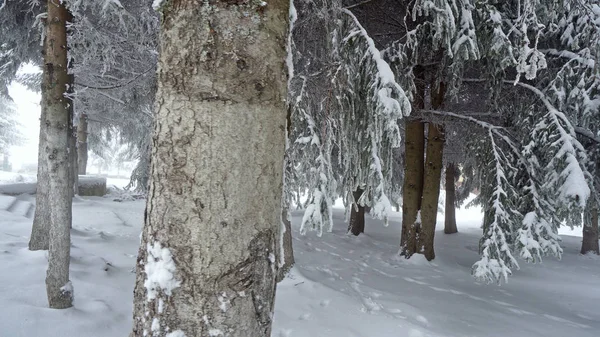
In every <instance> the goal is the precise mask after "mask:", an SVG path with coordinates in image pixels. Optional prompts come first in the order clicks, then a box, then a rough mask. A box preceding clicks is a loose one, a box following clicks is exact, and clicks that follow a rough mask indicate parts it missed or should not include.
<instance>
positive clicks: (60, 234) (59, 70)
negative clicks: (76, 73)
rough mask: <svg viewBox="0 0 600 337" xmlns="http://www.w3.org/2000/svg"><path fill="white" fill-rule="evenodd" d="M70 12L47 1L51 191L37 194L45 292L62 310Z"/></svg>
mask: <svg viewBox="0 0 600 337" xmlns="http://www.w3.org/2000/svg"><path fill="white" fill-rule="evenodd" d="M69 17H70V15H69V12H68V11H67V9H66V7H65V4H64V3H58V2H57V1H56V0H49V1H48V18H47V20H46V41H45V50H44V75H43V81H42V87H43V88H44V90H43V96H42V106H43V107H44V109H45V116H44V118H43V119H42V120H41V123H40V132H43V133H44V138H43V140H44V141H45V144H43V145H44V146H43V147H42V146H40V147H41V148H42V151H41V155H40V156H39V159H40V160H41V162H40V166H45V167H46V168H47V173H48V176H47V179H48V183H47V195H46V197H45V198H39V197H38V198H37V202H38V207H39V206H40V204H42V205H43V204H45V203H48V204H46V205H43V206H42V207H43V208H45V209H46V210H48V211H49V212H48V213H49V214H47V217H46V218H45V219H44V220H45V221H48V227H49V235H48V237H49V246H48V271H47V273H46V291H47V293H48V303H49V305H50V307H51V308H56V309H63V308H68V307H71V306H72V305H73V288H72V286H71V283H70V281H69V261H70V251H71V233H70V228H71V223H70V220H71V202H72V198H71V196H72V191H73V190H72V186H71V184H70V179H69V178H70V174H69V170H70V157H69V138H70V136H69V131H70V130H69V124H70V122H69V117H70V116H69V104H70V100H69V99H67V98H66V97H65V90H66V89H67V86H68V83H69V76H68V74H67V48H66V46H67V28H66V27H67V20H68V19H69Z"/></svg>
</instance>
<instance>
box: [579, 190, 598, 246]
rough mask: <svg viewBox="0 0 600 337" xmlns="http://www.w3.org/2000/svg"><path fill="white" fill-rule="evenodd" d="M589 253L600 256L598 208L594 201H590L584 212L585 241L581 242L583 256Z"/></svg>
mask: <svg viewBox="0 0 600 337" xmlns="http://www.w3.org/2000/svg"><path fill="white" fill-rule="evenodd" d="M590 199H593V198H590ZM588 253H594V254H596V255H600V247H599V244H598V206H597V205H596V203H595V202H594V201H593V200H590V201H588V205H587V207H586V209H585V212H584V224H583V240H582V241H581V254H588Z"/></svg>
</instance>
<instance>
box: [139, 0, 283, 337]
mask: <svg viewBox="0 0 600 337" xmlns="http://www.w3.org/2000/svg"><path fill="white" fill-rule="evenodd" d="M161 11H162V20H161V34H160V51H161V55H160V58H159V67H158V69H159V70H158V92H157V95H156V105H155V106H156V119H155V128H154V143H153V144H154V146H153V148H152V160H151V169H150V176H151V179H150V189H149V190H150V192H149V196H148V201H147V205H146V212H145V221H144V229H143V231H142V243H141V247H140V250H139V254H138V263H137V278H136V286H135V290H134V319H133V321H134V323H133V331H132V336H136V337H142V336H148V335H152V336H153V337H157V336H160V337H165V336H167V335H168V336H175V335H176V336H184V335H185V336H190V337H192V336H219V335H221V336H231V337H238V336H239V337H241V336H253V337H264V336H270V334H271V323H272V317H273V305H274V296H275V287H276V276H277V268H278V261H279V260H278V258H277V253H278V247H277V246H278V245H279V232H280V229H279V226H280V224H281V196H282V173H283V158H284V153H283V152H284V147H285V143H284V132H285V125H286V124H285V123H286V122H285V115H286V107H285V98H286V88H287V78H286V71H285V64H284V60H285V56H286V53H285V43H286V40H287V38H286V36H287V30H288V24H287V18H288V11H289V1H288V0H273V1H269V3H268V5H266V6H262V5H261V4H259V3H258V2H252V3H250V2H249V3H247V4H245V5H244V9H243V10H241V9H240V8H239V7H238V6H234V5H232V4H231V3H227V2H219V1H213V2H207V1H204V2H200V1H195V0H179V1H167V2H163V5H162V7H161ZM247 13H251V14H250V15H248V14H247Z"/></svg>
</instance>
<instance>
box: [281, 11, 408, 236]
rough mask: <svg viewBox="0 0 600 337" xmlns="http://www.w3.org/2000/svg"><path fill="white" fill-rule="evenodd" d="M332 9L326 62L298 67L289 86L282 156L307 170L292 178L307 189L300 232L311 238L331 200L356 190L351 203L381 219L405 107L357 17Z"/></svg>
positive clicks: (387, 208)
mask: <svg viewBox="0 0 600 337" xmlns="http://www.w3.org/2000/svg"><path fill="white" fill-rule="evenodd" d="M332 13H333V14H332V15H333V16H336V17H337V18H339V19H336V20H332V19H331V18H328V19H327V20H326V22H325V23H323V24H324V25H325V26H326V27H331V33H330V34H331V35H329V36H330V37H331V43H330V45H328V46H325V47H323V48H327V49H326V50H327V51H326V53H327V55H331V58H332V59H331V60H327V61H325V60H319V61H318V62H322V64H323V66H322V68H321V69H315V70H313V71H310V72H309V71H306V72H305V73H302V71H301V70H299V72H300V73H299V74H297V76H296V78H295V79H294V80H292V82H291V90H290V91H291V93H292V94H291V97H290V101H291V102H292V112H293V113H292V119H293V122H292V125H294V130H292V134H294V137H292V140H294V141H293V143H292V144H291V149H290V151H291V155H290V158H291V160H292V163H293V164H294V167H295V168H296V170H301V171H302V172H307V173H304V174H303V176H300V175H297V177H296V178H295V179H297V180H296V181H295V182H293V184H295V185H298V187H299V188H298V189H299V190H301V191H303V190H307V191H308V200H307V203H306V211H305V215H304V217H303V220H302V225H301V232H302V233H306V231H308V230H316V231H317V234H318V235H320V234H321V233H322V232H323V229H324V227H325V228H327V229H328V230H331V227H332V218H331V214H332V213H331V212H332V209H331V207H332V205H333V200H335V198H337V197H338V196H346V195H348V194H349V193H350V192H352V191H354V190H355V189H356V188H359V187H360V188H363V189H364V190H365V191H366V192H365V193H364V194H363V197H362V198H361V199H360V200H357V202H360V203H361V204H365V205H369V206H371V209H372V212H373V215H374V216H375V217H379V218H382V219H386V218H387V216H388V214H389V212H391V203H390V202H389V200H388V195H389V193H390V188H391V186H392V185H391V174H392V170H391V164H392V149H393V148H395V147H398V146H399V145H400V129H399V126H398V124H397V121H398V119H400V118H402V117H403V116H404V115H407V114H408V113H409V112H410V104H409V102H408V100H407V99H406V95H405V94H404V91H403V90H402V88H401V87H400V85H398V83H397V82H396V80H395V77H394V74H393V72H392V70H391V68H390V66H389V64H388V63H387V62H386V61H385V60H383V58H382V57H381V53H380V51H379V50H378V49H377V48H376V47H375V43H374V42H373V40H372V39H371V38H370V37H369V35H368V34H367V32H366V30H365V29H364V28H363V27H362V26H361V25H360V23H359V22H358V20H357V18H356V17H355V16H354V15H353V14H352V13H351V12H350V11H348V10H345V9H341V8H337V9H336V10H333V11H332ZM301 29H302V28H301ZM311 52H314V51H311ZM331 66H333V67H331ZM298 69H300V67H298ZM323 79H326V81H323ZM324 89H325V90H324ZM298 172H300V171H298ZM302 186H305V187H304V188H303V187H302ZM294 187H295V188H296V186H294Z"/></svg>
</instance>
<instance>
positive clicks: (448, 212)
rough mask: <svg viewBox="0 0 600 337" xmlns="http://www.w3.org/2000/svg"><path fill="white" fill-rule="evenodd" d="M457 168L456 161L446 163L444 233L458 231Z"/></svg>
mask: <svg viewBox="0 0 600 337" xmlns="http://www.w3.org/2000/svg"><path fill="white" fill-rule="evenodd" d="M455 178H456V170H455V167H454V163H448V164H446V207H445V210H444V215H445V221H444V233H446V234H454V233H458V229H457V227H456V185H455Z"/></svg>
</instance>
